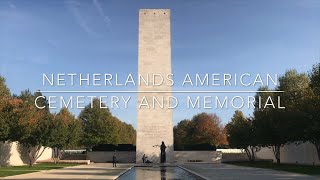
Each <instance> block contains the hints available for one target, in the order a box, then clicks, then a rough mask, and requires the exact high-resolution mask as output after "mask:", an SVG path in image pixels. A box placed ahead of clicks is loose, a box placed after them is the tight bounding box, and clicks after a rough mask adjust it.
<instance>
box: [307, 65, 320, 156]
mask: <svg viewBox="0 0 320 180" xmlns="http://www.w3.org/2000/svg"><path fill="white" fill-rule="evenodd" d="M309 79H310V87H311V89H312V92H313V94H312V96H310V97H309V98H308V99H306V101H305V111H306V113H307V118H306V120H307V127H306V130H305V138H306V141H310V142H311V143H312V144H313V145H314V146H315V147H316V150H317V153H318V159H319V160H320V63H318V64H315V65H313V67H312V70H311V71H310V72H309Z"/></svg>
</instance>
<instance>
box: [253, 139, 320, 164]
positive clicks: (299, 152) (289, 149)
mask: <svg viewBox="0 0 320 180" xmlns="http://www.w3.org/2000/svg"><path fill="white" fill-rule="evenodd" d="M257 157H258V158H260V159H273V162H276V159H275V158H274V155H273V151H272V149H271V148H267V147H264V148H262V149H261V150H260V151H259V152H257ZM280 161H281V162H282V163H290V164H308V165H313V164H320V161H319V159H318V154H317V151H316V148H315V146H314V145H313V144H311V143H309V142H306V143H302V144H299V145H295V144H288V145H285V146H283V147H281V149H280Z"/></svg>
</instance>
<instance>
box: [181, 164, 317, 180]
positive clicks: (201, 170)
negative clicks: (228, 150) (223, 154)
mask: <svg viewBox="0 0 320 180" xmlns="http://www.w3.org/2000/svg"><path fill="white" fill-rule="evenodd" d="M180 166H181V167H183V168H186V169H188V170H190V171H191V172H194V173H196V174H198V175H200V176H202V177H204V178H206V179H210V180H211V179H213V180H216V179H239V180H242V179H243V180H253V179H259V180H269V179H299V180H300V179H301V180H302V179H310V180H313V179H318V180H319V179H320V177H319V176H308V175H302V174H296V173H290V172H284V171H276V170H270V169H261V168H251V167H244V166H235V165H229V164H200V163H199V164H181V165H180Z"/></svg>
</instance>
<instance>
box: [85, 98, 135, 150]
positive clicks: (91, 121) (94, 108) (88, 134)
mask: <svg viewBox="0 0 320 180" xmlns="http://www.w3.org/2000/svg"><path fill="white" fill-rule="evenodd" d="M101 106H102V107H105V108H100V101H99V100H98V99H94V100H93V104H89V105H87V106H86V107H85V108H84V109H83V110H82V111H81V113H80V115H79V120H80V121H81V122H82V128H83V142H82V143H83V144H84V145H85V146H87V147H90V146H93V145H97V144H119V143H134V142H135V130H134V129H133V127H132V126H131V125H128V124H125V123H122V122H121V121H120V120H119V119H117V118H116V117H114V116H112V114H111V112H110V110H109V108H106V105H104V104H101Z"/></svg>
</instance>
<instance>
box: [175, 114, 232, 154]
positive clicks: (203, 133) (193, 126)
mask: <svg viewBox="0 0 320 180" xmlns="http://www.w3.org/2000/svg"><path fill="white" fill-rule="evenodd" d="M173 132H174V146H175V147H174V149H175V150H185V149H187V148H188V147H196V146H202V145H209V146H213V147H217V146H220V147H221V146H223V145H226V144H227V139H226V134H225V131H224V127H223V125H222V124H221V120H220V118H219V117H218V116H217V115H216V114H208V113H200V114H197V115H195V116H193V118H192V119H191V120H188V119H185V120H182V121H180V122H179V123H178V124H177V125H176V126H174V128H173Z"/></svg>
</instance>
